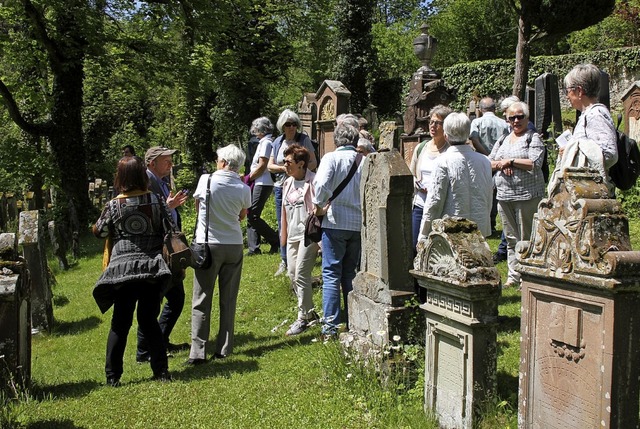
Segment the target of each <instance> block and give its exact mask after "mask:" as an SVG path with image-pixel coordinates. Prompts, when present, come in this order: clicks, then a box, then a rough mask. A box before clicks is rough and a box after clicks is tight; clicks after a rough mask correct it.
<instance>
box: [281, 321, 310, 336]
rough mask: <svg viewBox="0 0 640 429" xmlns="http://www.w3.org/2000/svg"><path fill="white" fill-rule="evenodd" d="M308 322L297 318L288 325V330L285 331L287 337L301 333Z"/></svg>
mask: <svg viewBox="0 0 640 429" xmlns="http://www.w3.org/2000/svg"><path fill="white" fill-rule="evenodd" d="M308 326H309V325H308V324H307V321H306V320H303V319H298V320H296V321H295V322H293V324H292V325H291V326H290V327H289V330H288V331H287V332H286V334H285V335H286V336H287V337H291V336H293V335H298V334H302V333H303V332H304V331H305V330H306V329H307V328H308Z"/></svg>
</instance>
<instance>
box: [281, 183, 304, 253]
mask: <svg viewBox="0 0 640 429" xmlns="http://www.w3.org/2000/svg"><path fill="white" fill-rule="evenodd" d="M305 184H306V182H305V181H304V180H293V183H292V184H291V186H289V187H288V188H287V187H284V188H286V189H287V195H283V196H282V204H283V205H284V206H285V207H286V209H287V211H286V212H287V243H295V242H297V241H300V240H302V239H304V221H305V220H306V219H307V209H306V207H305V206H304V192H305Z"/></svg>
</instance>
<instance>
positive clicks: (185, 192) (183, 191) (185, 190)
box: [180, 188, 189, 195]
mask: <svg viewBox="0 0 640 429" xmlns="http://www.w3.org/2000/svg"><path fill="white" fill-rule="evenodd" d="M180 192H182V193H183V194H185V195H189V190H188V189H187V188H184V189H183V190H182V191H180Z"/></svg>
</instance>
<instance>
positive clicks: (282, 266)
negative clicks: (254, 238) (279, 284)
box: [273, 261, 287, 277]
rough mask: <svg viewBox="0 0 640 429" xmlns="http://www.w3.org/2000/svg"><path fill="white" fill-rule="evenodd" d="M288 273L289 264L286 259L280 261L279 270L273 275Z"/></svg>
mask: <svg viewBox="0 0 640 429" xmlns="http://www.w3.org/2000/svg"><path fill="white" fill-rule="evenodd" d="M284 274H287V264H286V262H284V261H280V265H278V271H276V273H275V274H274V275H273V276H274V277H278V276H282V275H284Z"/></svg>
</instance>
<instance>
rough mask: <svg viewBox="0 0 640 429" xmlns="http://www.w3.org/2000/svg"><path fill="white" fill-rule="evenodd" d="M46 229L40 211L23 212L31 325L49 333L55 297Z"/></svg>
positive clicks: (22, 235)
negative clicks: (29, 288)
mask: <svg viewBox="0 0 640 429" xmlns="http://www.w3.org/2000/svg"><path fill="white" fill-rule="evenodd" d="M44 237H45V235H44V227H43V225H42V223H41V222H40V217H39V215H38V211H37V210H32V211H26V212H22V213H20V225H19V239H18V243H19V244H20V245H21V246H22V253H23V256H24V259H25V261H26V263H27V268H28V269H29V274H30V279H31V282H30V283H31V326H32V329H33V330H34V331H36V332H37V331H40V330H45V331H48V332H50V331H51V328H52V327H53V302H52V300H53V294H52V293H51V285H50V284H49V268H48V266H47V252H46V250H45V238H44Z"/></svg>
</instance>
